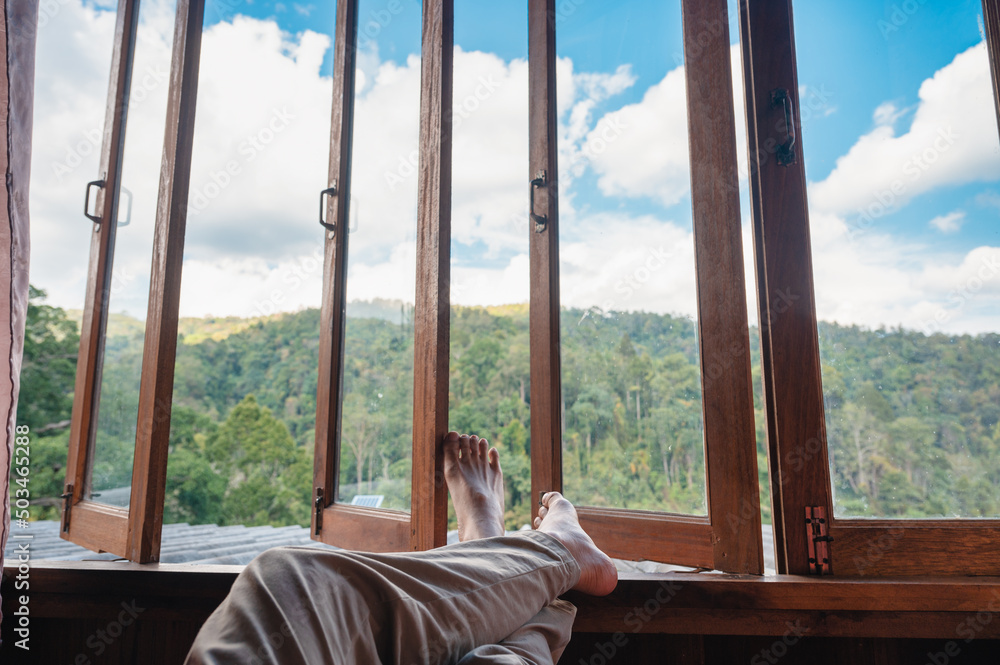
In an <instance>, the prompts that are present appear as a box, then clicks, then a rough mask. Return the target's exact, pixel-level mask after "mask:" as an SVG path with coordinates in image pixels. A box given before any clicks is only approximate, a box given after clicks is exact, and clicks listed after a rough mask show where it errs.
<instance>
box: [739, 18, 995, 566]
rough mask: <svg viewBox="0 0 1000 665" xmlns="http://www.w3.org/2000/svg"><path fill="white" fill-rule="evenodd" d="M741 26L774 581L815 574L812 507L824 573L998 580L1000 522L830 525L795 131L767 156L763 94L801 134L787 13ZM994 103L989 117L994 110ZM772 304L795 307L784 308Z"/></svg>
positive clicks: (770, 133) (777, 138)
mask: <svg viewBox="0 0 1000 665" xmlns="http://www.w3.org/2000/svg"><path fill="white" fill-rule="evenodd" d="M983 13H984V18H985V19H986V24H987V26H988V30H987V38H988V42H989V52H990V61H991V70H992V74H993V84H994V91H995V92H996V91H997V89H998V87H1000V86H998V79H997V63H998V61H1000V60H998V55H1000V51H998V48H1000V43H998V42H1000V39H998V37H1000V2H998V0H983ZM740 26H741V32H742V39H741V44H742V49H743V59H744V76H745V85H746V91H747V93H746V102H747V109H746V113H747V130H748V138H749V143H750V175H751V199H752V206H751V207H752V211H753V226H754V250H755V256H756V264H757V286H758V303H759V320H760V321H761V328H760V330H761V346H762V354H761V356H762V365H763V367H762V370H763V381H764V402H765V411H766V414H767V416H766V417H767V429H768V459H769V463H770V467H771V479H772V484H771V494H772V500H771V501H772V516H773V521H774V527H775V546H776V548H777V550H778V553H777V569H778V570H777V572H778V573H779V574H782V573H789V574H810V573H815V572H823V571H817V570H816V569H817V566H816V565H815V562H813V561H810V557H809V540H810V538H809V536H808V535H807V530H806V524H805V517H806V509H807V508H810V507H819V508H821V509H823V510H825V514H826V516H827V519H828V523H829V524H828V529H829V534H828V535H829V536H830V537H831V538H832V539H833V540H832V542H830V543H828V546H829V559H830V561H829V563H830V568H831V570H829V571H826V572H832V573H833V574H836V575H851V576H854V575H875V576H905V575H998V574H1000V557H998V556H997V554H996V546H997V543H1000V520H995V519H986V520H984V519H929V520H924V519H921V520H893V519H858V518H854V519H850V518H838V517H836V516H835V515H834V512H833V503H832V493H831V485H830V466H829V458H828V449H827V438H826V421H825V414H824V406H823V387H822V376H821V370H820V355H819V338H818V329H817V317H816V305H815V292H814V288H813V271H812V249H811V245H810V235H809V210H808V204H807V200H806V179H805V167H804V162H803V160H802V159H801V155H802V154H803V152H802V150H803V148H802V139H801V131H797V132H796V136H797V137H798V138H797V146H796V148H795V154H796V157H795V159H794V161H793V163H791V164H788V165H781V164H779V163H778V160H777V159H775V146H777V145H780V144H782V143H783V142H784V140H785V134H784V132H785V129H784V127H783V120H782V119H781V118H780V117H779V116H780V114H781V110H780V109H775V108H772V105H771V99H770V92H771V91H772V90H774V89H777V88H783V89H785V90H787V91H788V94H789V95H790V96H791V98H792V101H793V107H794V119H793V122H794V125H795V127H796V129H800V128H801V121H800V118H799V115H798V109H799V103H798V73H797V68H796V56H795V37H794V25H793V20H792V2H791V0H740ZM997 103H998V106H997V108H998V113H1000V98H998V100H997ZM998 119H1000V118H998ZM781 292H784V293H792V294H794V295H795V296H796V298H795V299H794V300H793V301H792V302H788V299H787V298H785V299H782V296H781ZM778 303H782V304H781V305H780V306H779V304H778ZM873 547H874V548H875V549H874V550H873V549H872V548H873ZM873 551H874V552H875V555H873V554H872V552H873ZM904 553H905V555H904Z"/></svg>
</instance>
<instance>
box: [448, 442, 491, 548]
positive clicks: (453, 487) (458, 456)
mask: <svg viewBox="0 0 1000 665" xmlns="http://www.w3.org/2000/svg"><path fill="white" fill-rule="evenodd" d="M444 478H445V480H446V481H447V482H448V491H449V492H451V500H452V502H453V503H454V504H455V515H456V516H457V517H458V539H459V540H461V541H465V540H476V539H477V538H492V537H494V536H502V535H503V534H504V529H503V471H501V470H500V454H499V453H498V452H497V449H496V448H490V444H489V443H488V442H487V441H486V439H480V438H479V437H478V436H469V435H467V434H462V435H459V434H458V433H457V432H448V434H447V435H446V436H445V437H444Z"/></svg>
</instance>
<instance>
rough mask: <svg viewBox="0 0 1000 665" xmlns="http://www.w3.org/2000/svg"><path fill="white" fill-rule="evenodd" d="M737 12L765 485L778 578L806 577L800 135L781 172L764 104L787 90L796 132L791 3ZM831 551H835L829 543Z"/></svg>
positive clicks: (824, 492)
mask: <svg viewBox="0 0 1000 665" xmlns="http://www.w3.org/2000/svg"><path fill="white" fill-rule="evenodd" d="M740 10H741V13H742V14H743V16H742V17H741V19H742V20H741V23H742V25H743V28H744V34H743V39H744V42H745V44H746V46H745V47H744V57H745V58H749V60H750V68H751V70H752V77H751V78H750V79H749V86H748V90H747V108H748V113H751V112H752V113H753V115H754V117H755V119H756V122H755V125H754V126H755V130H756V131H755V134H756V136H755V142H754V143H753V144H752V145H751V146H750V170H751V172H755V173H756V178H757V183H758V184H757V188H758V196H759V206H755V207H754V210H753V214H754V216H755V220H754V228H755V233H756V235H757V238H756V243H757V244H756V248H757V250H758V254H757V256H756V261H757V271H758V285H759V286H763V287H764V288H763V290H762V291H760V292H759V293H758V298H759V302H760V305H759V307H760V312H761V321H766V322H767V324H768V328H767V336H766V337H767V339H762V343H763V344H764V345H766V346H767V347H768V349H769V352H770V353H769V358H767V362H768V365H767V367H766V368H765V371H764V382H765V393H766V394H767V395H768V396H769V397H770V398H771V399H772V402H771V404H772V407H771V408H772V409H773V412H772V414H771V417H772V418H773V423H772V422H770V421H769V423H768V424H769V425H773V427H772V428H771V429H769V431H768V440H769V446H770V447H771V450H772V452H771V457H770V459H771V463H772V467H771V472H772V474H773V475H772V477H773V478H774V479H776V480H772V487H774V486H775V483H778V484H779V487H780V495H779V496H774V495H773V494H772V496H774V502H775V518H776V520H777V519H779V518H780V519H781V526H780V533H781V540H782V541H783V542H784V561H785V570H783V571H781V572H787V573H791V574H808V573H809V572H810V565H809V561H808V551H807V542H806V530H805V508H806V507H807V506H821V507H824V508H825V509H826V514H827V515H832V514H833V511H832V505H831V495H830V468H829V462H828V458H827V451H826V445H825V441H826V423H825V419H824V412H823V386H822V377H821V374H820V362H819V340H818V333H817V328H816V306H815V297H814V290H813V284H812V249H811V244H810V238H809V212H808V205H807V201H806V180H805V169H804V161H803V159H802V154H803V153H802V137H801V132H798V131H797V132H796V135H797V140H796V146H795V149H794V161H793V162H792V163H791V164H788V165H782V164H779V163H778V162H779V160H778V159H777V154H776V152H777V149H778V146H780V145H783V144H784V143H785V142H786V140H787V138H786V136H787V133H786V128H785V126H784V115H783V110H782V108H781V107H780V106H777V107H775V106H772V103H771V92H772V91H773V90H776V89H779V88H780V89H784V90H785V91H787V94H788V95H789V97H790V98H791V100H792V102H793V106H794V114H793V123H794V125H795V128H796V129H798V128H800V127H801V124H800V120H799V114H798V110H799V104H798V74H797V71H796V63H795V39H794V33H793V25H792V8H791V1H790V0H743V1H742V2H741V3H740ZM761 272H763V273H764V274H763V275H760V274H759V273H761ZM763 360H764V357H763V356H762V361H763ZM775 466H776V468H775ZM832 549H833V552H834V553H836V550H837V544H836V543H834V544H833V547H832ZM779 560H781V557H779ZM834 572H836V571H834Z"/></svg>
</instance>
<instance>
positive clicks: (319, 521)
mask: <svg viewBox="0 0 1000 665" xmlns="http://www.w3.org/2000/svg"><path fill="white" fill-rule="evenodd" d="M315 504H316V528H315V530H314V533H316V534H319V532H320V530H321V529H322V528H323V509H324V508H326V504H325V502H324V501H323V488H322V487H317V488H316V501H315Z"/></svg>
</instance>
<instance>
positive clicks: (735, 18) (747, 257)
mask: <svg viewBox="0 0 1000 665" xmlns="http://www.w3.org/2000/svg"><path fill="white" fill-rule="evenodd" d="M728 12H729V41H730V42H731V43H732V47H733V50H732V51H731V52H730V58H731V62H732V73H733V106H734V110H735V118H736V164H737V168H738V169H739V182H740V215H741V217H742V227H743V271H744V273H743V279H744V280H745V283H746V289H747V315H748V319H749V323H750V330H749V333H750V372H751V380H752V381H753V413H754V425H755V431H756V440H757V478H758V481H757V482H758V487H759V488H760V518H761V529H762V531H763V542H764V572H765V573H774V572H775V570H776V566H775V551H774V531H773V528H772V524H773V521H772V512H771V485H770V483H771V480H770V464H769V462H768V455H767V417H766V415H765V413H764V387H763V378H762V373H761V344H760V315H759V312H758V309H757V273H756V266H755V263H754V251H753V244H754V235H753V207H752V205H751V201H750V185H749V171H748V157H749V155H748V147H749V146H748V145H747V128H746V101H745V96H744V88H743V60H742V47H741V46H740V7H739V3H738V2H737V1H736V0H728ZM741 518H742V515H741Z"/></svg>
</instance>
